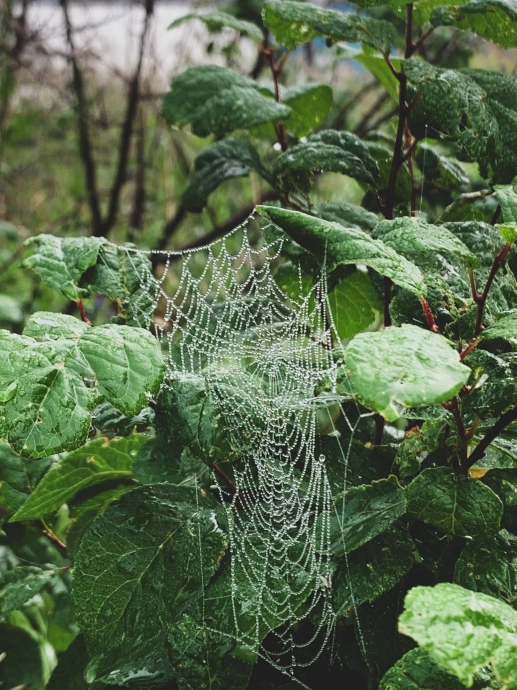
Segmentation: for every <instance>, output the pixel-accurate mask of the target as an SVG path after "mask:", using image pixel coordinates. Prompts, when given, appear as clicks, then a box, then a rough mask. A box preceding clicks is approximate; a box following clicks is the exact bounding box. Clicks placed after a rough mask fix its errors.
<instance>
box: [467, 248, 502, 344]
mask: <svg viewBox="0 0 517 690" xmlns="http://www.w3.org/2000/svg"><path fill="white" fill-rule="evenodd" d="M511 246H512V244H511V242H507V243H506V244H505V245H504V247H503V248H502V249H501V251H500V252H499V254H498V255H497V256H496V257H495V259H494V263H493V264H492V268H491V270H490V274H489V276H488V279H487V281H486V285H485V289H484V290H483V293H482V294H481V295H478V294H477V293H475V295H476V296H474V294H473V297H474V300H475V301H476V302H477V305H478V312H477V317H476V326H475V328H474V337H476V336H477V335H479V333H480V332H481V331H482V329H483V313H484V311H485V305H486V301H487V298H488V293H489V292H490V288H491V287H492V283H493V282H494V278H495V276H496V274H497V271H498V270H499V269H500V268H501V266H502V265H503V264H504V261H505V259H506V255H507V254H508V252H509V251H510V247H511ZM471 284H472V279H471Z"/></svg>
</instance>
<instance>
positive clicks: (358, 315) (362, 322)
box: [328, 271, 382, 340]
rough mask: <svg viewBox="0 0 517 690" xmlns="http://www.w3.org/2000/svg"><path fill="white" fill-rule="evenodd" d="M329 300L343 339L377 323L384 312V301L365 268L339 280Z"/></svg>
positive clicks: (333, 317)
mask: <svg viewBox="0 0 517 690" xmlns="http://www.w3.org/2000/svg"><path fill="white" fill-rule="evenodd" d="M328 304H329V306H330V313H331V314H332V321H333V324H334V326H335V329H336V332H337V334H338V336H339V338H340V340H346V339H348V338H353V337H354V336H355V335H357V334H358V333H361V332H362V331H365V330H367V329H368V328H369V327H372V326H375V325H376V324H378V323H379V320H380V318H381V315H382V304H381V301H380V299H379V297H378V296H377V293H376V292H375V290H374V289H373V286H372V283H371V281H370V278H369V277H368V275H367V274H366V273H363V272H362V271H354V273H352V274H351V275H349V276H347V277H346V278H345V279H344V280H342V281H341V282H340V283H338V285H337V286H336V287H335V288H334V289H333V290H332V291H331V292H330V293H329V295H328Z"/></svg>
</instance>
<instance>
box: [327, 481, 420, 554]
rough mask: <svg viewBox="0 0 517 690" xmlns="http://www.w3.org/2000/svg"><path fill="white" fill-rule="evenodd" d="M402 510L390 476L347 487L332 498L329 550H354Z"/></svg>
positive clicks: (398, 488) (399, 491)
mask: <svg viewBox="0 0 517 690" xmlns="http://www.w3.org/2000/svg"><path fill="white" fill-rule="evenodd" d="M405 512H406V499H405V497H404V491H403V489H402V488H401V486H400V484H399V483H398V481H397V479H396V477H394V476H390V477H388V479H380V480H379V481H376V482H373V483H372V484H363V485H362V486H354V487H352V488H350V489H348V490H347V491H345V493H344V494H341V495H338V496H336V497H335V498H334V507H333V510H332V512H331V514H330V525H329V538H330V551H331V553H333V554H334V555H335V556H341V555H343V554H344V553H350V552H352V551H354V550H355V549H357V548H359V547H360V546H362V545H363V544H366V542H368V541H370V540H371V539H373V538H374V537H376V536H377V535H379V534H381V533H382V532H384V531H385V530H386V529H387V528H388V527H389V526H390V525H391V524H392V523H393V522H395V520H396V519H397V518H399V517H400V516H401V515H404V513H405ZM320 523H321V518H320Z"/></svg>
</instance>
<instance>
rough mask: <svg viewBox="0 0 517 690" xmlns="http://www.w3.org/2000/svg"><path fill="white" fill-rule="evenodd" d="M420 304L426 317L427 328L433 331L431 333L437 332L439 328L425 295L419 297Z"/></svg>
mask: <svg viewBox="0 0 517 690" xmlns="http://www.w3.org/2000/svg"><path fill="white" fill-rule="evenodd" d="M420 304H421V305H422V309H423V310H424V314H425V318H426V319H427V323H428V325H429V328H430V329H431V330H432V331H433V333H439V332H440V329H439V328H438V326H437V324H436V321H435V320H434V315H433V311H432V309H431V306H430V304H429V302H428V301H427V300H426V298H425V297H421V298H420Z"/></svg>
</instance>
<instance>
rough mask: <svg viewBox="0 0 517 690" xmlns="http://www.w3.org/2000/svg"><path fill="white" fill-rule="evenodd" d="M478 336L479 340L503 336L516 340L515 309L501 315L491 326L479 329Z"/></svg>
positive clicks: (516, 313)
mask: <svg viewBox="0 0 517 690" xmlns="http://www.w3.org/2000/svg"><path fill="white" fill-rule="evenodd" d="M478 338H480V339H481V340H493V339H494V338H504V339H505V340H510V341H511V342H515V341H516V340H517V309H516V310H515V311H511V312H509V313H507V314H504V315H503V316H501V317H500V318H499V319H498V320H497V321H496V322H495V323H494V324H493V325H492V326H489V327H488V328H485V329H484V330H483V331H481V333H480V334H479V336H478Z"/></svg>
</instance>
